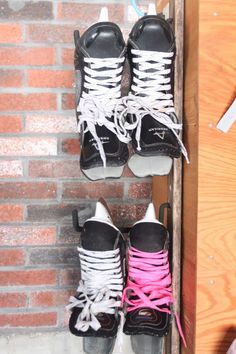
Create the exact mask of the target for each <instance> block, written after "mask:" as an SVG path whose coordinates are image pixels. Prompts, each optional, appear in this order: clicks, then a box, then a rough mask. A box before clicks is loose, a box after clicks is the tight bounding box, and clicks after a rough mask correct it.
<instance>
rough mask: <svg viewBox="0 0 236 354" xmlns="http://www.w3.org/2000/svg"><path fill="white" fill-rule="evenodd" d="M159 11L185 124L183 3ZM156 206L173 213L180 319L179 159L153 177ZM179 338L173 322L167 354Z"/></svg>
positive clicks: (177, 0)
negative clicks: (171, 43) (172, 42)
mask: <svg viewBox="0 0 236 354" xmlns="http://www.w3.org/2000/svg"><path fill="white" fill-rule="evenodd" d="M156 3H157V11H158V12H164V13H165V14H166V15H167V16H168V12H167V11H168V9H169V18H172V19H173V29H174V31H175V38H176V48H177V55H176V59H175V72H174V101H175V109H176V114H177V116H178V117H179V119H180V121H182V116H183V34H184V0H169V1H164V0H163V1H160V0H157V2H156ZM153 202H154V204H155V207H156V210H158V209H159V207H160V205H161V204H163V203H165V202H168V203H170V206H171V209H169V210H168V213H167V216H166V220H165V222H166V224H167V226H168V230H169V232H170V236H171V241H172V242H171V246H170V247H171V253H172V284H173V294H174V299H175V311H176V312H177V313H178V314H180V315H181V306H180V303H181V224H182V212H181V209H182V160H181V159H176V160H175V161H174V164H173V168H172V172H171V174H170V175H169V176H163V177H162V176H156V177H153ZM180 350H181V343H180V337H179V333H178V330H177V327H176V325H175V323H174V319H173V322H172V326H171V331H170V334H169V336H168V337H167V340H166V351H165V354H179V353H180Z"/></svg>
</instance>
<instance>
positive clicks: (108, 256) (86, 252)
mask: <svg viewBox="0 0 236 354" xmlns="http://www.w3.org/2000/svg"><path fill="white" fill-rule="evenodd" d="M123 250H124V244H123V237H122V234H121V233H120V231H119V230H118V229H117V228H116V227H115V226H114V225H113V223H112V221H111V218H110V215H109V213H108V211H107V209H106V208H105V206H104V205H103V204H102V203H100V202H98V203H97V205H96V212H95V216H94V217H92V218H91V219H88V220H87V221H86V222H85V224H84V226H83V230H82V233H81V245H80V247H78V251H79V258H80V266H81V280H80V283H79V286H78V289H77V294H76V295H75V296H71V297H70V303H69V305H68V306H67V309H70V310H71V311H72V314H71V317H70V321H69V329H70V331H71V333H72V334H74V335H76V336H80V337H84V341H83V347H84V351H85V352H86V353H89V354H91V353H93V352H94V353H95V352H96V353H98V354H110V353H111V351H112V349H113V346H114V342H115V337H116V335H117V330H118V326H119V322H120V315H119V309H120V306H121V296H122V290H123V270H122V257H124V252H123ZM95 347H96V348H95Z"/></svg>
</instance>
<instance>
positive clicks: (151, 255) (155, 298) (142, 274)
mask: <svg viewBox="0 0 236 354" xmlns="http://www.w3.org/2000/svg"><path fill="white" fill-rule="evenodd" d="M128 255H129V261H128V279H127V286H126V288H125V289H124V291H123V297H122V303H124V302H125V303H126V304H127V309H126V311H127V312H130V311H134V310H136V309H138V308H141V307H149V308H152V309H154V310H158V311H160V312H166V313H168V314H171V310H170V306H171V305H173V302H174V301H173V295H172V286H171V275H170V269H169V262H168V251H166V250H165V251H160V252H141V251H139V250H137V249H135V248H134V247H131V248H130V249H129V252H128ZM131 297H133V299H131ZM174 315H175V319H176V324H177V327H178V331H179V334H180V336H181V338H182V340H183V343H184V345H185V346H186V341H185V338H184V334H183V331H182V328H181V324H180V320H179V316H178V315H177V314H176V313H175V312H174Z"/></svg>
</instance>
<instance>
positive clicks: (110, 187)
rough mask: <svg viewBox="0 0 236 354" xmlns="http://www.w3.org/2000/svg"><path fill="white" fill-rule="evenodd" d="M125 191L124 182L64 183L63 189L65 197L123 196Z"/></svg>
mask: <svg viewBox="0 0 236 354" xmlns="http://www.w3.org/2000/svg"><path fill="white" fill-rule="evenodd" d="M123 193H124V185H123V183H116V182H93V183H90V182H88V183H73V182H72V183H71V182H68V183H64V184H63V189H62V197H63V198H69V199H74V198H76V199H77V198H96V199H97V198H100V197H101V195H104V196H106V198H122V197H123Z"/></svg>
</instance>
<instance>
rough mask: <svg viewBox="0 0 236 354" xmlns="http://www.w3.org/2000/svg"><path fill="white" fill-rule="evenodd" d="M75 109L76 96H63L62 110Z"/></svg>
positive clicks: (71, 94)
mask: <svg viewBox="0 0 236 354" xmlns="http://www.w3.org/2000/svg"><path fill="white" fill-rule="evenodd" d="M74 108H75V95H74V94H73V93H63V94H62V109H74Z"/></svg>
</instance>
